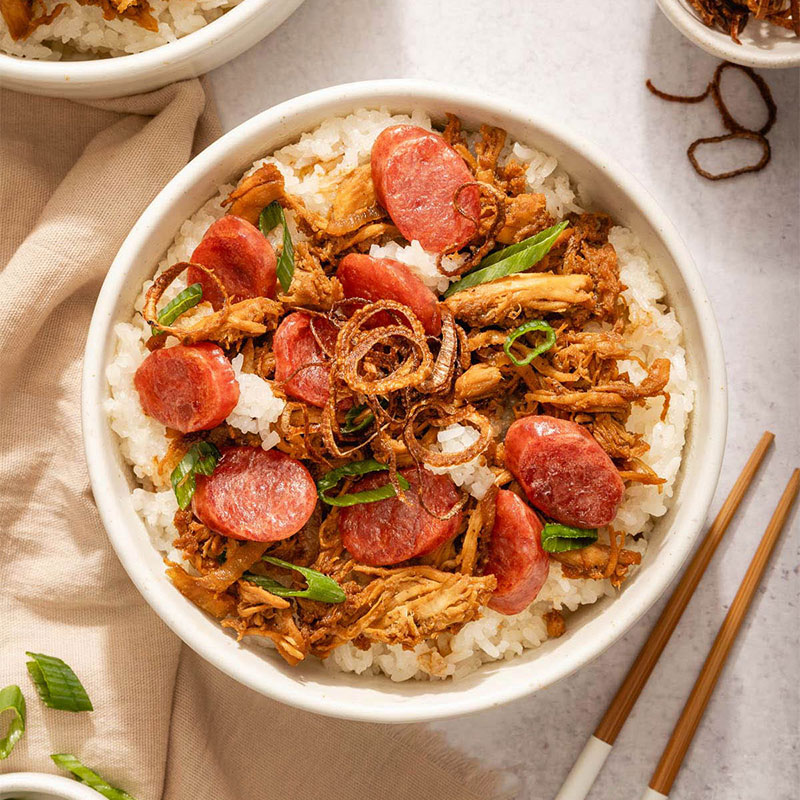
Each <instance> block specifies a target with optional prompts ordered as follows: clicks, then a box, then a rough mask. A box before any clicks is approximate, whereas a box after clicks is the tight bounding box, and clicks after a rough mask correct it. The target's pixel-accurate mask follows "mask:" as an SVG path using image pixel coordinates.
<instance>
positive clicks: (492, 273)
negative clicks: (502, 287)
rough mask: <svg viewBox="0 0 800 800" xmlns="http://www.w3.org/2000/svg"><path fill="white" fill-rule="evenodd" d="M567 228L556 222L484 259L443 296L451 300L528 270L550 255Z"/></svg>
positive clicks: (565, 225) (564, 223)
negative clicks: (460, 293)
mask: <svg viewBox="0 0 800 800" xmlns="http://www.w3.org/2000/svg"><path fill="white" fill-rule="evenodd" d="M567 224H568V223H567V221H566V220H565V221H564V222H559V223H558V225H553V226H552V227H551V228H547V229H546V230H543V231H540V232H539V233H537V234H536V236H531V237H530V238H529V239H524V240H523V241H521V242H518V243H517V244H512V245H510V246H509V247H504V248H503V249H502V250H498V251H497V252H496V253H492V254H491V255H489V256H486V258H484V259H483V261H481V263H480V264H478V267H477V268H476V269H474V270H473V271H472V272H468V273H467V274H466V275H465V276H464V277H463V278H462V279H461V280H460V281H456V282H455V283H453V284H451V285H450V287H449V288H448V289H447V291H446V292H445V293H444V296H445V297H450V295H452V294H455V293H456V292H460V291H462V290H464V289H469V288H470V287H472V286H478V285H479V284H481V283H489V281H495V280H497V279H498V278H505V277H506V276H507V275H515V274H516V273H517V272H522V271H523V270H526V269H530V268H531V267H532V266H533V265H534V264H536V263H537V262H539V261H541V260H542V259H543V258H544V257H545V256H546V255H547V254H548V253H549V252H550V248H551V247H552V246H553V245H554V244H555V243H556V240H557V239H558V237H559V236H560V235H561V231H563V230H564V228H566V227H567Z"/></svg>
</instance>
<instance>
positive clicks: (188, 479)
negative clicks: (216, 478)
mask: <svg viewBox="0 0 800 800" xmlns="http://www.w3.org/2000/svg"><path fill="white" fill-rule="evenodd" d="M219 459H220V453H219V450H217V448H216V447H215V446H214V445H213V444H211V442H195V443H194V444H193V445H192V446H191V447H190V448H189V451H188V452H187V453H186V455H185V456H184V457H183V458H182V459H181V462H180V464H178V466H177V467H175V469H174V470H172V474H171V475H170V476H169V479H170V482H171V483H172V491H174V492H175V497H176V498H177V499H178V505H179V506H180V507H181V508H188V507H189V503H191V502H192V497H194V490H195V486H196V481H195V475H197V474H200V475H212V474H213V472H214V469H215V468H216V466H217V461H219Z"/></svg>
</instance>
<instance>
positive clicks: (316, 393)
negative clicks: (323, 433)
mask: <svg viewBox="0 0 800 800" xmlns="http://www.w3.org/2000/svg"><path fill="white" fill-rule="evenodd" d="M313 324H314V331H316V333H317V336H318V337H319V338H320V339H321V341H322V342H323V343H324V344H325V346H326V347H327V349H328V352H329V353H332V352H333V349H334V347H335V346H336V334H337V330H336V326H335V325H334V324H333V323H332V322H328V320H326V319H324V318H322V317H317V318H316V319H315V320H314V323H313ZM311 325H312V323H311V315H310V314H304V313H303V312H302V311H296V312H295V313H293V314H289V315H288V316H287V317H284V319H283V321H282V322H281V324H280V325H279V326H278V330H276V331H275V338H274V340H273V342H272V349H273V352H274V353H275V380H276V381H278V382H279V383H283V388H284V391H285V392H286V394H287V395H289V397H294V398H296V399H298V400H303V401H304V402H306V403H310V404H311V405H312V406H318V407H319V408H322V407H323V406H324V405H325V403H327V402H328V394H329V388H328V375H329V371H328V367H327V366H322V365H319V366H313V367H307V368H305V369H300V367H303V366H304V365H306V364H313V363H314V362H320V361H327V360H328V356H327V355H326V353H325V350H323V348H322V347H320V343H319V342H318V341H317V340H316V339H315V338H314V333H313V332H312V330H311Z"/></svg>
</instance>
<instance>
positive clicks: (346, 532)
mask: <svg viewBox="0 0 800 800" xmlns="http://www.w3.org/2000/svg"><path fill="white" fill-rule="evenodd" d="M400 474H401V475H402V476H403V477H405V479H406V480H407V481H408V482H409V484H410V488H409V489H407V490H406V500H407V501H408V502H403V501H402V500H400V499H399V498H398V497H389V498H387V499H386V500H378V501H377V502H375V503H359V504H358V505H354V506H346V507H345V508H343V509H342V510H341V513H340V515H339V530H340V531H341V533H342V542H343V543H344V546H345V547H346V548H347V550H349V551H350V553H351V554H352V555H353V556H354V557H355V558H356V560H357V561H359V562H361V563H362V564H368V565H369V566H374V567H375V566H384V565H387V564H398V563H400V562H401V561H406V560H407V559H409V558H414V557H415V556H421V555H424V554H425V553H430V552H431V551H432V550H435V549H436V548H437V547H438V546H439V545H440V544H442V543H443V542H446V541H447V540H448V539H452V538H453V537H454V536H455V535H456V532H457V531H458V527H459V525H460V524H461V516H462V515H461V512H460V511H459V512H457V513H456V514H454V515H453V516H452V517H450V519H446V520H444V519H437V517H435V516H433V514H429V513H428V512H427V511H426V510H425V508H424V507H423V506H422V503H421V502H420V495H421V496H422V498H423V499H424V501H425V505H426V506H427V507H428V508H429V509H431V511H433V512H434V513H435V514H438V515H440V516H444V515H446V514H447V512H448V511H450V510H451V509H452V508H453V506H454V505H455V504H456V503H457V502H458V500H459V497H460V496H459V493H458V490H457V489H456V486H455V484H454V483H453V481H452V480H451V479H450V476H449V475H434V474H433V473H431V472H428V471H427V470H424V469H423V470H420V471H419V473H418V472H417V469H416V468H415V467H411V468H410V469H404V470H400ZM387 482H388V473H387V472H378V473H375V474H374V475H368V476H367V477H366V478H362V479H361V480H360V481H358V482H357V483H356V484H355V485H354V486H353V487H352V489H351V490H350V491H352V492H361V491H364V490H366V489H375V488H376V487H378V486H383V485H385V484H386V483H387Z"/></svg>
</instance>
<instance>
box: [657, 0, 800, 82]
mask: <svg viewBox="0 0 800 800" xmlns="http://www.w3.org/2000/svg"><path fill="white" fill-rule="evenodd" d="M656 2H657V3H658V6H659V8H660V9H661V11H662V12H663V13H664V16H665V17H666V18H667V19H668V20H669V21H670V22H671V23H672V24H673V25H674V26H675V27H676V28H677V29H678V30H679V31H680V32H681V33H682V34H683V35H684V36H685V37H686V38H687V39H689V41H691V42H693V43H694V44H696V45H697V46H698V47H700V48H702V49H703V50H705V51H706V52H707V53H710V54H711V55H712V56H716V57H717V58H722V59H724V60H726V61H732V62H733V63H734V64H741V65H742V66H745V67H754V68H756V69H790V68H791V67H800V40H798V41H797V42H796V43H795V44H796V48H795V49H796V52H794V53H774V52H772V51H770V50H765V49H762V48H760V47H756V46H754V45H751V44H747V43H745V42H742V44H740V45H739V44H736V42H734V41H732V40H731V38H730V37H729V36H728V35H727V34H725V33H723V32H722V31H717V30H714V29H712V28H708V27H706V26H705V25H704V24H703V22H702V21H701V20H700V19H698V17H697V16H695V14H694V13H692V11H691V10H690V9H688V8H686V7H685V6H684V4H683V2H682V0H656Z"/></svg>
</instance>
